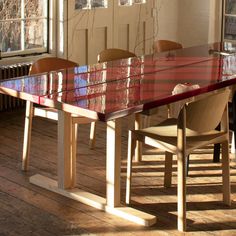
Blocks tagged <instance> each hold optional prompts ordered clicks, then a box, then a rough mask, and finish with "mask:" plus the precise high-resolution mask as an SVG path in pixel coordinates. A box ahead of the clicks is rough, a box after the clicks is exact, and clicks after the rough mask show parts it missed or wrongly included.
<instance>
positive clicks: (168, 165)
mask: <svg viewBox="0 0 236 236" xmlns="http://www.w3.org/2000/svg"><path fill="white" fill-rule="evenodd" d="M172 162H173V154H172V153H170V152H165V173H164V186H165V187H166V188H168V187H171V180H172Z"/></svg>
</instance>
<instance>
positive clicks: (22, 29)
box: [21, 0, 25, 50]
mask: <svg viewBox="0 0 236 236" xmlns="http://www.w3.org/2000/svg"><path fill="white" fill-rule="evenodd" d="M21 50H25V0H21Z"/></svg>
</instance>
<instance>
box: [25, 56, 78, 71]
mask: <svg viewBox="0 0 236 236" xmlns="http://www.w3.org/2000/svg"><path fill="white" fill-rule="evenodd" d="M75 66H78V64H77V63H75V62H72V61H69V60H65V59H62V58H57V57H45V58H42V59H39V60H37V61H35V62H34V63H33V64H32V66H31V67H30V71H29V75H34V74H40V73H46V72H50V71H56V70H61V69H66V68H71V67H75Z"/></svg>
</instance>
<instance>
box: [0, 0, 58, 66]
mask: <svg viewBox="0 0 236 236" xmlns="http://www.w3.org/2000/svg"><path fill="white" fill-rule="evenodd" d="M47 1H48V11H47V12H48V14H47V27H48V35H47V37H48V39H47V49H46V50H45V49H44V48H38V49H27V50H18V51H12V52H1V57H0V63H1V64H3V65H5V64H14V63H18V62H22V61H34V60H35V59H34V58H36V59H38V58H40V57H42V56H44V57H45V56H46V55H50V54H52V55H53V56H55V55H56V54H57V41H56V38H57V24H56V22H57V21H58V20H59V19H57V18H58V15H59V14H58V5H59V1H58V0H47ZM36 19H37V17H36Z"/></svg>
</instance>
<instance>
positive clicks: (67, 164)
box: [57, 111, 76, 189]
mask: <svg viewBox="0 0 236 236" xmlns="http://www.w3.org/2000/svg"><path fill="white" fill-rule="evenodd" d="M57 132H58V147H57V149H58V160H57V162H58V163H57V168H58V187H59V188H62V189H67V188H74V187H75V182H76V181H75V179H76V159H75V157H74V155H72V119H71V114H70V113H67V112H64V111H58V131H57Z"/></svg>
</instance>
